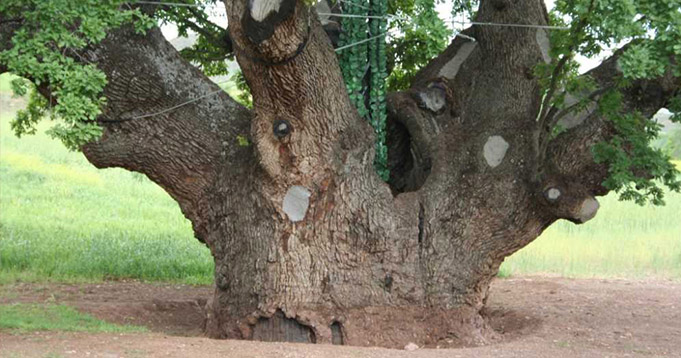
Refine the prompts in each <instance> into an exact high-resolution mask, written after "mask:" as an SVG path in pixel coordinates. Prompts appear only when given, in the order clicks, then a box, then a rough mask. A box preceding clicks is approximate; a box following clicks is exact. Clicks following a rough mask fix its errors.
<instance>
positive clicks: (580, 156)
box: [543, 48, 681, 221]
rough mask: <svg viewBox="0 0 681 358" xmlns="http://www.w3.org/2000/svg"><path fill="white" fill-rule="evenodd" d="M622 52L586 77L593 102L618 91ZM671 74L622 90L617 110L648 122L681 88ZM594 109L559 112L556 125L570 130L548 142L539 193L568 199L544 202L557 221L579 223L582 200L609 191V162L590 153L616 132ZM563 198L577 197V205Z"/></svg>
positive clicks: (670, 71) (591, 198)
mask: <svg viewBox="0 0 681 358" xmlns="http://www.w3.org/2000/svg"><path fill="white" fill-rule="evenodd" d="M625 49H626V48H624V49H621V50H618V51H617V52H616V53H615V54H614V55H613V56H611V57H610V58H608V59H607V60H605V61H604V62H603V63H602V64H601V65H600V66H598V67H596V68H595V69H593V70H591V71H589V72H588V73H586V74H585V76H590V77H592V78H593V79H594V80H595V82H596V83H597V84H598V86H599V88H598V89H597V90H595V91H594V92H593V93H591V94H589V95H588V96H589V97H592V98H593V99H594V100H597V99H598V97H599V96H600V94H601V93H602V92H603V91H607V90H608V89H612V88H615V87H616V84H617V81H618V80H619V79H620V78H621V76H622V73H621V71H620V70H619V67H618V65H617V60H618V59H619V57H620V56H621V55H622V53H623V52H624V50H625ZM672 71H673V70H672V69H669V70H668V71H667V72H666V73H665V74H664V75H663V76H660V77H658V78H653V79H645V80H637V81H634V82H633V83H632V84H631V86H628V87H626V88H623V89H621V90H620V92H621V94H622V108H621V110H622V111H623V112H625V113H626V112H634V111H637V112H639V113H641V114H642V115H643V117H644V118H651V117H652V116H653V115H654V114H655V113H656V112H657V111H658V110H659V109H660V108H663V107H665V106H667V105H668V104H669V101H670V100H671V99H672V98H673V97H674V96H675V95H676V94H678V93H679V90H681V80H680V79H679V78H675V77H674V76H673V73H672ZM595 109H596V105H595V103H594V104H593V105H591V106H587V108H586V109H585V110H583V111H581V112H578V113H567V112H558V113H557V114H556V116H560V117H561V118H554V121H557V120H558V119H561V120H562V121H563V124H564V125H565V127H567V128H569V129H568V130H567V131H566V132H564V133H563V134H561V135H559V136H558V137H557V138H556V139H555V140H553V141H551V142H549V143H548V148H547V158H546V161H545V162H544V165H545V172H546V173H547V174H546V176H545V178H544V180H543V189H544V191H545V193H546V191H547V190H549V189H550V188H556V189H558V190H559V191H561V197H562V198H566V199H565V201H564V202H562V203H561V202H560V201H559V200H552V199H548V198H547V200H548V201H549V202H551V204H552V205H553V206H554V207H555V210H556V211H557V213H558V215H559V217H563V218H567V219H571V220H576V221H583V220H581V219H580V218H579V217H580V215H581V214H580V205H581V201H583V202H587V201H592V200H594V199H593V197H594V196H596V195H605V194H606V193H607V192H608V190H607V189H606V188H605V187H603V185H602V183H603V181H604V180H605V179H606V178H607V176H608V168H607V164H606V163H601V164H597V163H595V162H594V160H593V155H592V152H591V150H592V148H593V146H594V145H595V144H596V143H598V142H601V141H604V140H608V139H610V138H612V136H613V135H615V134H616V131H615V128H614V127H613V124H612V122H610V121H609V120H606V119H604V118H603V117H602V116H601V115H600V114H599V113H598V112H597V111H595ZM567 198H576V200H577V201H574V200H572V199H567ZM573 201H574V202H573Z"/></svg>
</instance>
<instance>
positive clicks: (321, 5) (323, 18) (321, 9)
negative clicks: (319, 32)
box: [314, 0, 331, 26]
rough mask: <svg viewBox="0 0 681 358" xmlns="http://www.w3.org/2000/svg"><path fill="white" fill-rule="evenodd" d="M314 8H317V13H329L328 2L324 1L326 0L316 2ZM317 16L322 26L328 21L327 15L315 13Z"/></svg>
mask: <svg viewBox="0 0 681 358" xmlns="http://www.w3.org/2000/svg"><path fill="white" fill-rule="evenodd" d="M314 7H315V10H317V13H318V14H319V13H322V14H330V13H331V9H330V8H329V4H328V3H327V2H326V0H322V1H320V2H318V3H317V5H315V6H314ZM317 16H318V17H319V22H321V23H322V26H324V25H326V24H328V23H329V22H330V20H329V17H330V16H329V15H317Z"/></svg>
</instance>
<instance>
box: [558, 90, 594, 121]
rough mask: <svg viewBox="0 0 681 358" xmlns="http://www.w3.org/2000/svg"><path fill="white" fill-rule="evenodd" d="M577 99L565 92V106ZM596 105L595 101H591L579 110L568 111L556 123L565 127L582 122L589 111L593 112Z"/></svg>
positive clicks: (572, 103)
mask: <svg viewBox="0 0 681 358" xmlns="http://www.w3.org/2000/svg"><path fill="white" fill-rule="evenodd" d="M585 95H588V94H585ZM578 101H579V99H578V98H577V97H575V96H573V95H571V94H567V95H566V96H565V107H570V106H572V105H574V104H575V103H577V102H578ZM597 107H598V105H597V104H596V103H594V102H591V103H589V104H588V105H587V106H586V108H585V109H584V110H582V111H579V112H570V113H568V114H566V115H565V116H563V118H561V119H560V120H559V121H558V125H559V126H561V127H563V128H565V129H570V128H574V127H577V126H578V125H580V124H582V123H584V120H586V118H587V117H588V116H589V115H590V114H591V113H593V111H595V110H596V108H597Z"/></svg>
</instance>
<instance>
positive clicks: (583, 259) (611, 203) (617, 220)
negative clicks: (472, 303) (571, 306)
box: [500, 162, 681, 279]
mask: <svg viewBox="0 0 681 358" xmlns="http://www.w3.org/2000/svg"><path fill="white" fill-rule="evenodd" d="M677 163H678V164H677V166H678V167H679V168H681V162H677ZM598 200H599V202H600V203H601V208H600V210H599V212H598V215H596V217H595V218H594V219H593V220H591V221H589V222H587V223H585V224H582V225H575V224H572V223H570V222H568V221H565V220H560V221H558V222H556V223H554V224H553V225H552V226H551V227H549V228H548V229H547V230H546V231H544V233H543V234H542V235H541V236H540V237H539V238H538V239H537V240H535V241H534V242H532V243H531V244H530V245H528V246H526V247H525V248H523V249H521V250H520V251H518V252H516V253H515V254H513V255H512V256H510V257H509V258H507V259H506V261H505V262H504V263H503V264H502V266H501V270H500V275H501V276H508V275H527V274H552V275H560V276H565V277H628V278H645V277H656V278H674V279H681V194H679V193H667V196H666V203H667V205H666V206H663V207H654V206H643V207H641V206H638V205H636V204H633V203H631V202H622V201H618V200H617V194H615V193H611V194H609V195H607V196H605V197H600V198H598Z"/></svg>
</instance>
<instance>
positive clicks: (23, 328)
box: [0, 304, 147, 333]
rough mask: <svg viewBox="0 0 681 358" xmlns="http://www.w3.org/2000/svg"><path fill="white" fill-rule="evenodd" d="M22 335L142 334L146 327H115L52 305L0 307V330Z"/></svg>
mask: <svg viewBox="0 0 681 358" xmlns="http://www.w3.org/2000/svg"><path fill="white" fill-rule="evenodd" d="M3 329H6V330H9V331H10V332H16V333H24V332H30V331H71V332H109V333H125V332H146V331H147V330H146V328H144V327H139V326H131V325H117V324H112V323H108V322H105V321H102V320H99V319H96V318H94V317H92V316H91V315H89V314H85V313H80V312H78V311H77V310H76V309H74V308H72V307H69V306H65V305H56V304H11V305H0V330H3Z"/></svg>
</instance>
